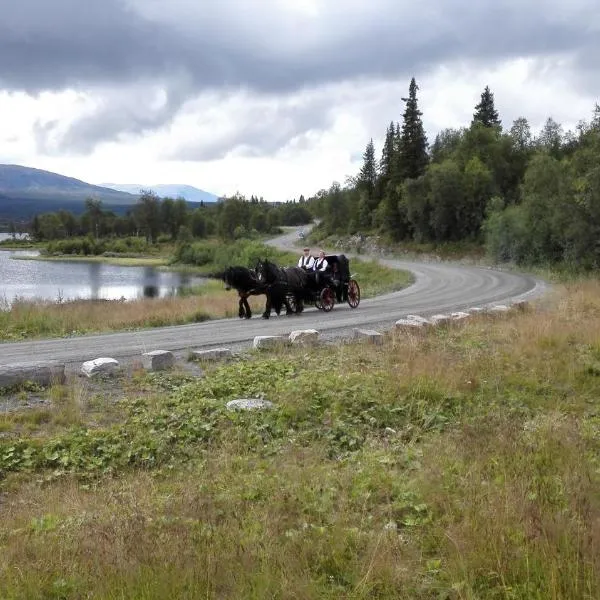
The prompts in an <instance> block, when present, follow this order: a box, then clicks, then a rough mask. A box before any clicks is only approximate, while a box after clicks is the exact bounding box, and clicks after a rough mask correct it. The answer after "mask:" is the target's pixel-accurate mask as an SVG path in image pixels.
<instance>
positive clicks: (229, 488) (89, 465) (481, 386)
mask: <svg viewBox="0 0 600 600" xmlns="http://www.w3.org/2000/svg"><path fill="white" fill-rule="evenodd" d="M598 340H600V284H599V283H598V282H596V281H579V282H577V283H574V284H570V285H568V286H564V287H559V288H557V291H556V292H555V293H554V294H553V295H552V296H550V297H549V298H548V299H546V300H545V301H544V303H543V304H542V305H540V306H539V307H538V309H537V310H530V311H523V312H514V313H510V314H508V315H497V316H485V315H482V316H478V317H475V318H473V319H472V320H468V321H461V322H458V323H456V324H452V325H450V326H448V327H445V328H438V329H434V330H430V331H428V332H424V333H419V334H417V335H409V334H400V333H394V334H392V333H390V334H387V335H386V336H385V341H384V344H383V346H371V345H368V344H343V345H340V346H338V347H335V348H333V347H319V348H312V349H310V351H309V350H307V349H298V348H286V349H280V350H279V351H278V354H277V356H273V355H269V354H264V353H260V354H258V355H252V356H251V357H248V358H245V359H238V360H237V361H234V362H232V363H227V364H224V365H222V366H213V367H209V366H207V368H206V370H205V377H204V378H202V379H196V378H195V377H192V376H191V375H189V374H180V373H170V374H167V373H163V374H144V373H141V372H140V373H137V374H136V375H135V376H134V378H133V379H131V380H130V381H124V382H123V385H124V388H125V389H126V391H127V394H126V395H127V399H125V400H124V401H123V402H122V404H121V405H120V408H119V412H115V413H113V414H112V417H111V419H110V420H107V421H106V422H105V423H104V424H103V425H100V426H99V425H98V424H97V423H96V422H94V423H93V424H90V423H89V420H90V418H91V417H90V416H89V414H88V413H87V412H86V410H82V411H80V412H79V416H78V417H77V419H79V421H78V420H77V419H76V418H75V417H73V422H74V423H77V422H79V423H81V426H79V427H75V428H71V429H69V428H64V429H63V430H62V432H61V433H57V432H56V431H54V433H52V434H49V435H48V436H47V437H44V436H43V435H41V434H40V433H39V432H38V433H36V435H35V436H32V437H28V436H27V435H26V434H23V435H22V437H21V438H20V439H19V440H16V439H14V438H10V439H9V440H1V439H0V470H2V472H4V475H5V479H4V481H3V483H2V493H3V496H2V500H1V502H2V504H1V506H2V516H1V517H0V519H1V521H0V547H1V549H2V552H0V597H2V598H7V599H12V598H81V597H89V598H115V599H116V598H131V599H133V598H136V599H137V598H144V599H154V598H157V599H158V598H166V597H169V598H256V599H258V598H261V599H262V598H290V599H291V598H302V599H305V598H306V599H312V598H315V599H316V598H319V599H321V598H353V599H354V598H365V599H366V598H390V599H391V598H394V599H395V598H401V599H409V598H417V599H432V598H446V599H461V600H462V599H465V600H466V599H469V600H471V599H472V600H475V599H481V598H486V599H487V598H502V599H508V598H510V599H518V600H529V599H531V598H534V599H540V600H541V599H547V598H554V599H579V598H581V599H588V600H591V599H593V598H597V597H599V596H600V548H599V546H598V540H599V539H600V475H599V474H600V458H599V457H600V418H599V416H598V415H599V413H598V398H599V397H600V394H599V392H600V343H599V342H598ZM55 393H56V394H57V396H59V397H63V396H64V395H66V394H67V392H66V391H59V390H57V391H56V392H55ZM252 396H264V397H265V398H267V399H269V400H271V401H273V402H275V404H276V406H277V408H276V409H275V410H271V411H264V412H251V413H231V412H228V411H227V410H225V408H224V406H225V403H226V402H227V401H228V400H230V399H233V398H236V397H252ZM82 404H83V405H88V404H89V402H88V401H86V402H84V403H82Z"/></svg>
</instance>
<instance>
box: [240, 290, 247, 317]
mask: <svg viewBox="0 0 600 600" xmlns="http://www.w3.org/2000/svg"><path fill="white" fill-rule="evenodd" d="M245 316H246V312H245V310H244V296H242V295H241V294H240V302H239V308H238V317H239V318H240V319H243V318H244V317H245Z"/></svg>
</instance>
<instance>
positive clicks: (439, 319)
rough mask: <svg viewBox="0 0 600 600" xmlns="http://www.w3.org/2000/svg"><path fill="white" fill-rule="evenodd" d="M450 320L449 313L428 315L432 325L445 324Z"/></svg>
mask: <svg viewBox="0 0 600 600" xmlns="http://www.w3.org/2000/svg"><path fill="white" fill-rule="evenodd" d="M451 320H452V319H451V318H450V316H449V315H433V316H432V317H429V321H430V322H431V324H432V325H446V323H449V322H450V321H451Z"/></svg>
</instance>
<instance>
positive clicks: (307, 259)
mask: <svg viewBox="0 0 600 600" xmlns="http://www.w3.org/2000/svg"><path fill="white" fill-rule="evenodd" d="M314 264H315V259H314V257H313V256H312V255H311V253H310V248H304V251H303V254H302V256H301V257H300V260H299V261H298V266H299V267H300V268H301V269H304V270H306V271H310V270H311V269H312V268H313V265H314Z"/></svg>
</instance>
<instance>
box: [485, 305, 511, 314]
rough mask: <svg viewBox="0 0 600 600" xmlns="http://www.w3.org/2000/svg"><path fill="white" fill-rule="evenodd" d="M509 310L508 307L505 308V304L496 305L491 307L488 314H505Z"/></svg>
mask: <svg viewBox="0 0 600 600" xmlns="http://www.w3.org/2000/svg"><path fill="white" fill-rule="evenodd" d="M509 310H510V308H508V306H506V305H505V304H496V306H492V307H491V308H490V309H489V310H488V312H491V313H506V312H508V311H509Z"/></svg>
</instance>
